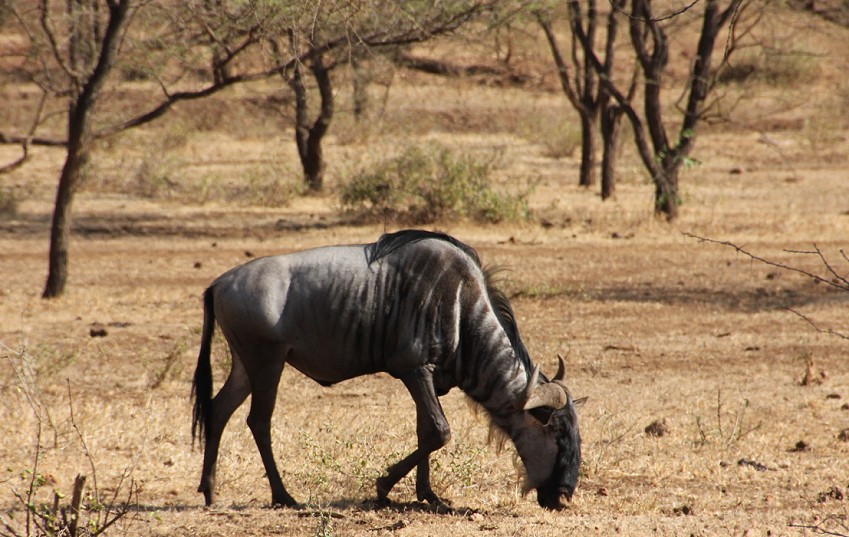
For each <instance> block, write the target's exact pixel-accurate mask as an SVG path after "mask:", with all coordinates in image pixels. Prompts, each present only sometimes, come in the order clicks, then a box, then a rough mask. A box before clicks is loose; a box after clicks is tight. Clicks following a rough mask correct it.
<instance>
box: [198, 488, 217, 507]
mask: <svg viewBox="0 0 849 537" xmlns="http://www.w3.org/2000/svg"><path fill="white" fill-rule="evenodd" d="M198 492H203V503H204V505H206V506H207V507H209V506H210V505H212V502H213V501H214V500H215V496H214V495H213V493H212V490H210V489H208V488H205V487H204V486H203V485H201V486H199V487H198Z"/></svg>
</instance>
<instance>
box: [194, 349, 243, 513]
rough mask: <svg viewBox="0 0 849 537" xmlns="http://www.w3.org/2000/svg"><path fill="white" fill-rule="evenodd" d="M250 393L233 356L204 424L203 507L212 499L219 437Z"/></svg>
mask: <svg viewBox="0 0 849 537" xmlns="http://www.w3.org/2000/svg"><path fill="white" fill-rule="evenodd" d="M250 391H251V387H250V382H249V381H248V375H247V373H246V371H245V368H244V366H243V365H242V362H241V360H239V359H238V357H237V356H236V355H235V353H234V354H233V366H232V369H231V370H230V376H229V377H227V380H226V381H225V382H224V386H222V387H221V390H219V391H218V394H216V396H215V397H213V398H212V405H211V408H210V415H209V416H208V418H207V422H206V442H205V446H204V451H203V471H202V473H201V478H200V486H198V492H202V493H203V496H204V501H205V502H206V505H212V502H213V501H214V499H215V466H216V462H217V461H218V448H219V445H220V444H221V434H222V433H223V432H224V427H225V426H226V425H227V422H228V421H229V420H230V416H232V415H233V412H235V411H236V409H237V408H239V406H240V405H241V404H242V403H243V402H244V401H245V399H246V398H247V397H248V394H249V393H250Z"/></svg>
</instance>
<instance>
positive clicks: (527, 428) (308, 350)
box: [193, 231, 580, 508]
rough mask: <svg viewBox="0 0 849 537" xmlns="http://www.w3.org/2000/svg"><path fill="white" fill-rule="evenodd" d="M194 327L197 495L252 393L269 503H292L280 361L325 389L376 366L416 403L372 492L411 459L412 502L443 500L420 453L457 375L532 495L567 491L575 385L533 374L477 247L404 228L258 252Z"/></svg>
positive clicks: (436, 438) (220, 288)
mask: <svg viewBox="0 0 849 537" xmlns="http://www.w3.org/2000/svg"><path fill="white" fill-rule="evenodd" d="M216 320H217V322H218V324H219V326H220V327H221V330H222V332H223V333H224V336H225V338H226V339H227V342H228V344H229V345H230V348H231V351H232V355H233V368H232V371H231V373H230V376H229V377H228V379H227V381H226V382H225V384H224V386H223V387H222V389H221V390H220V391H219V393H218V394H217V395H216V396H215V398H211V393H212V379H211V369H210V366H209V352H210V345H211V335H212V330H213V326H214V324H215V321H216ZM203 332H204V333H203V337H202V341H201V352H200V356H199V359H198V369H197V371H196V373H195V395H196V401H195V421H194V424H193V429H195V428H197V427H198V426H199V428H200V429H201V430H204V432H205V440H206V448H205V453H204V468H203V474H202V477H201V485H200V487H199V490H200V491H201V492H203V493H204V495H205V499H206V503H207V504H210V503H211V502H212V500H213V489H214V481H215V461H216V459H217V452H218V444H219V441H220V437H221V433H222V431H223V429H224V426H225V425H226V423H227V421H228V419H229V418H230V416H231V415H232V413H233V411H234V410H235V409H236V408H237V407H238V406H239V405H240V404H241V403H242V402H243V401H244V400H245V399H246V398H247V395H248V394H251V395H252V398H251V410H250V413H249V417H248V425H249V426H250V427H251V430H252V432H253V434H254V438H255V440H256V443H257V447H258V448H259V451H260V455H261V456H262V459H263V463H264V465H265V468H266V472H267V475H268V478H269V482H270V485H271V489H272V502H273V503H274V504H283V505H295V501H294V499H293V498H292V497H291V496H290V495H289V494H288V492H286V490H285V488H284V487H283V484H282V480H281V479H280V476H279V474H278V472H277V468H276V464H275V462H274V457H273V455H272V451H271V442H270V419H271V414H272V412H273V409H274V401H275V398H276V393H277V392H276V390H277V384H278V382H279V378H280V374H281V372H282V369H283V366H284V364H290V365H291V366H292V367H295V368H296V369H298V370H299V371H301V372H302V373H303V374H305V375H306V376H308V377H310V378H312V379H314V380H316V381H317V382H319V383H320V384H322V385H325V386H329V385H332V384H334V383H337V382H341V381H344V380H347V379H350V378H353V377H356V376H360V375H364V374H369V373H375V372H378V371H385V372H387V373H389V374H391V375H392V376H394V377H396V378H398V379H400V380H401V381H402V382H404V384H405V385H406V387H407V388H408V390H409V391H410V394H411V396H412V397H413V399H414V400H415V402H416V410H417V436H418V440H419V445H418V448H417V449H416V450H415V451H414V452H413V453H411V454H410V455H409V456H407V457H405V458H404V459H403V460H401V461H399V462H398V463H397V464H395V465H393V466H391V467H390V468H389V469H388V471H387V474H386V475H385V476H383V477H381V478H379V479H378V481H377V494H378V498H379V499H380V500H386V498H387V495H388V493H389V491H390V490H391V489H392V487H393V486H394V485H395V483H397V481H398V480H400V479H401V478H402V477H403V476H404V475H406V474H407V473H408V472H409V471H410V470H411V469H412V468H413V467H417V468H418V471H417V481H416V490H417V496H418V499H419V500H427V501H429V502H431V503H434V504H436V505H437V506H440V507H444V504H443V503H442V502H441V500H440V499H439V498H438V497H437V496H436V495H435V494H434V493H433V491H432V490H431V487H430V480H429V463H428V457H429V455H430V453H431V452H433V451H435V450H436V449H439V448H440V447H442V446H443V445H444V444H445V443H446V442H448V440H449V438H450V432H449V428H448V423H447V420H446V419H445V416H444V414H443V412H442V409H441V407H440V405H439V400H438V396H439V395H442V394H444V393H446V392H447V391H448V390H450V389H451V388H453V387H455V386H459V387H460V388H461V389H462V390H463V391H464V392H465V393H466V394H467V395H469V396H470V397H471V398H472V399H473V400H474V401H476V402H477V403H479V404H480V405H481V406H482V407H483V408H484V409H486V410H487V413H488V415H489V416H490V418H491V419H492V421H493V425H494V426H495V427H496V428H498V429H500V430H501V431H503V432H504V433H506V434H507V436H509V437H510V438H511V439H513V441H514V444H515V445H516V448H517V450H518V452H519V455H520V457H521V458H522V460H523V462H524V463H525V468H526V471H527V477H528V484H527V488H528V489H531V488H536V489H537V491H538V501H539V502H540V504H541V505H543V506H544V507H549V508H557V507H560V501H559V498H560V496H561V495H566V496H567V498H568V497H571V494H572V492H573V490H574V487H575V482H576V480H577V471H578V465H579V464H580V435H579V434H578V427H577V417H576V416H575V412H574V405H573V402H572V399H571V396H569V394H568V391H567V390H566V389H565V386H563V385H562V383H561V382H562V376H563V372H562V368H561V371H560V372H559V373H558V377H559V378H557V379H555V381H548V380H547V379H545V377H543V376H541V375H539V371H538V368H537V369H536V370H535V368H534V367H533V365H532V363H531V361H530V358H529V357H528V356H527V351H526V350H525V348H524V345H523V344H522V342H521V340H520V338H519V335H518V330H517V329H516V327H515V322H514V320H513V315H512V310H511V309H510V305H509V303H508V302H507V300H506V299H505V298H504V297H503V295H501V294H500V293H499V292H498V291H497V289H495V288H494V287H493V286H492V285H491V284H490V282H489V278H488V276H487V274H486V273H485V272H484V271H483V270H482V269H481V266H480V262H479V260H478V258H477V254H476V253H475V252H474V250H472V249H471V248H469V247H468V246H465V245H464V244H462V243H460V242H459V241H456V240H455V239H453V238H451V237H448V236H446V235H441V234H434V233H428V232H421V231H406V232H399V233H396V234H392V235H385V236H384V237H382V238H381V240H380V241H378V243H375V244H368V245H355V246H331V247H324V248H317V249H313V250H307V251H303V252H299V253H295V254H289V255H281V256H275V257H266V258H260V259H256V260H254V261H251V262H249V263H246V264H244V265H242V266H239V267H236V268H234V269H232V270H230V271H228V272H226V273H224V274H223V275H221V276H220V277H219V278H217V279H216V280H215V281H214V282H213V283H212V284H211V285H210V287H209V289H208V290H207V293H206V295H205V319H204V330H203ZM546 394H547V395H546ZM534 395H536V399H534ZM552 397H553V399H552ZM532 399H534V400H533V401H532ZM552 401H553V402H552Z"/></svg>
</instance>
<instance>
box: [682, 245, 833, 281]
mask: <svg viewBox="0 0 849 537" xmlns="http://www.w3.org/2000/svg"><path fill="white" fill-rule="evenodd" d="M682 234H683V235H684V236H685V237H689V238H691V239H696V240H697V241H699V242H707V243H711V244H719V245H720V246H728V247H730V248H734V250H736V251H737V252H739V253H741V254H743V255H745V256H747V257H750V258H751V259H754V260H755V261H759V262H761V263H763V264H765V265H769V266H771V267H776V268H780V269H784V270H789V271H791V272H797V273H799V274H802V275H804V276H808V277H809V278H812V279H814V280H816V281H818V282H820V283H824V284H827V285H829V286H831V287H834V288H835V289H840V290H841V291H849V287H846V286H844V285H841V284H839V283H834V282H833V281H832V280H827V279H825V278H823V277H822V276H818V275H816V274H814V273H812V272H808V271H807V270H804V269H800V268H798V267H793V266H790V265H785V264H784V263H777V262H775V261H770V260H769V259H764V258H763V257H760V256H757V255H755V254H753V253H751V252H749V251H748V250H746V249H745V248H743V247H742V246H737V245H736V244H734V243H733V242H729V241H719V240H716V239H708V238H706V237H700V236H698V235H694V234H692V233H688V232H686V231H685V232H683V233H682ZM815 247H816V246H815ZM785 251H786V252H788V253H806V254H811V253H814V252H797V251H793V250H785ZM817 252H819V249H817ZM820 258H821V259H822V258H823V256H822V253H820ZM832 274H834V272H833V270H832ZM838 278H840V279H841V280H842V281H844V282H845V281H846V280H845V279H844V278H842V277H840V276H838Z"/></svg>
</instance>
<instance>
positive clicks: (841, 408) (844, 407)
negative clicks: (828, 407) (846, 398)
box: [840, 403, 849, 410]
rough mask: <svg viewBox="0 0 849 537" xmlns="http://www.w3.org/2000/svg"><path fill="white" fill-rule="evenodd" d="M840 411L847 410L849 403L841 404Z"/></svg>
mask: <svg viewBox="0 0 849 537" xmlns="http://www.w3.org/2000/svg"><path fill="white" fill-rule="evenodd" d="M840 410H849V403H843V404H842V405H840Z"/></svg>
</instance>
